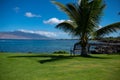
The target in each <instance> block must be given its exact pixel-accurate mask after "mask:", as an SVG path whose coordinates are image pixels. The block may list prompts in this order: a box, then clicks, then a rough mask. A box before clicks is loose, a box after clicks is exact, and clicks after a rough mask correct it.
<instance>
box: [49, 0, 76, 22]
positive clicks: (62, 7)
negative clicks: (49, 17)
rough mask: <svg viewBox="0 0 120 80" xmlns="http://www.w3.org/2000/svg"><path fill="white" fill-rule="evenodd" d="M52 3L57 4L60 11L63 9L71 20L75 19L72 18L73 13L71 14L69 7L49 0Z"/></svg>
mask: <svg viewBox="0 0 120 80" xmlns="http://www.w3.org/2000/svg"><path fill="white" fill-rule="evenodd" d="M51 2H52V3H53V4H55V5H57V6H58V7H59V8H60V9H61V10H62V11H64V12H65V13H66V14H67V15H69V18H70V19H71V20H72V21H75V19H74V16H73V14H71V12H70V11H69V9H68V8H67V7H66V6H65V5H63V4H61V3H59V2H56V1H51Z"/></svg>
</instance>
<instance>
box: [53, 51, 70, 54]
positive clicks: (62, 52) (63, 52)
mask: <svg viewBox="0 0 120 80" xmlns="http://www.w3.org/2000/svg"><path fill="white" fill-rule="evenodd" d="M53 54H69V53H68V52H66V51H55V52H53Z"/></svg>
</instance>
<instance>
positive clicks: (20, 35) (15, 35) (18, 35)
mask: <svg viewBox="0 0 120 80" xmlns="http://www.w3.org/2000/svg"><path fill="white" fill-rule="evenodd" d="M0 39H54V38H51V37H47V36H44V35H40V34H36V33H29V32H28V33H27V32H22V31H13V32H0Z"/></svg>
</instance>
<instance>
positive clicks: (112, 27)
mask: <svg viewBox="0 0 120 80" xmlns="http://www.w3.org/2000/svg"><path fill="white" fill-rule="evenodd" d="M118 30H120V22H117V23H113V24H110V25H108V26H105V27H103V28H101V29H99V30H97V31H96V32H95V33H96V36H97V37H101V36H104V35H106V34H109V33H111V32H116V31H118Z"/></svg>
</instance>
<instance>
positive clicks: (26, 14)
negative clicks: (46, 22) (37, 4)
mask: <svg viewBox="0 0 120 80" xmlns="http://www.w3.org/2000/svg"><path fill="white" fill-rule="evenodd" d="M25 16H26V17H29V18H32V17H41V16H40V15H37V14H33V13H31V12H26V13H25Z"/></svg>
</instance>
